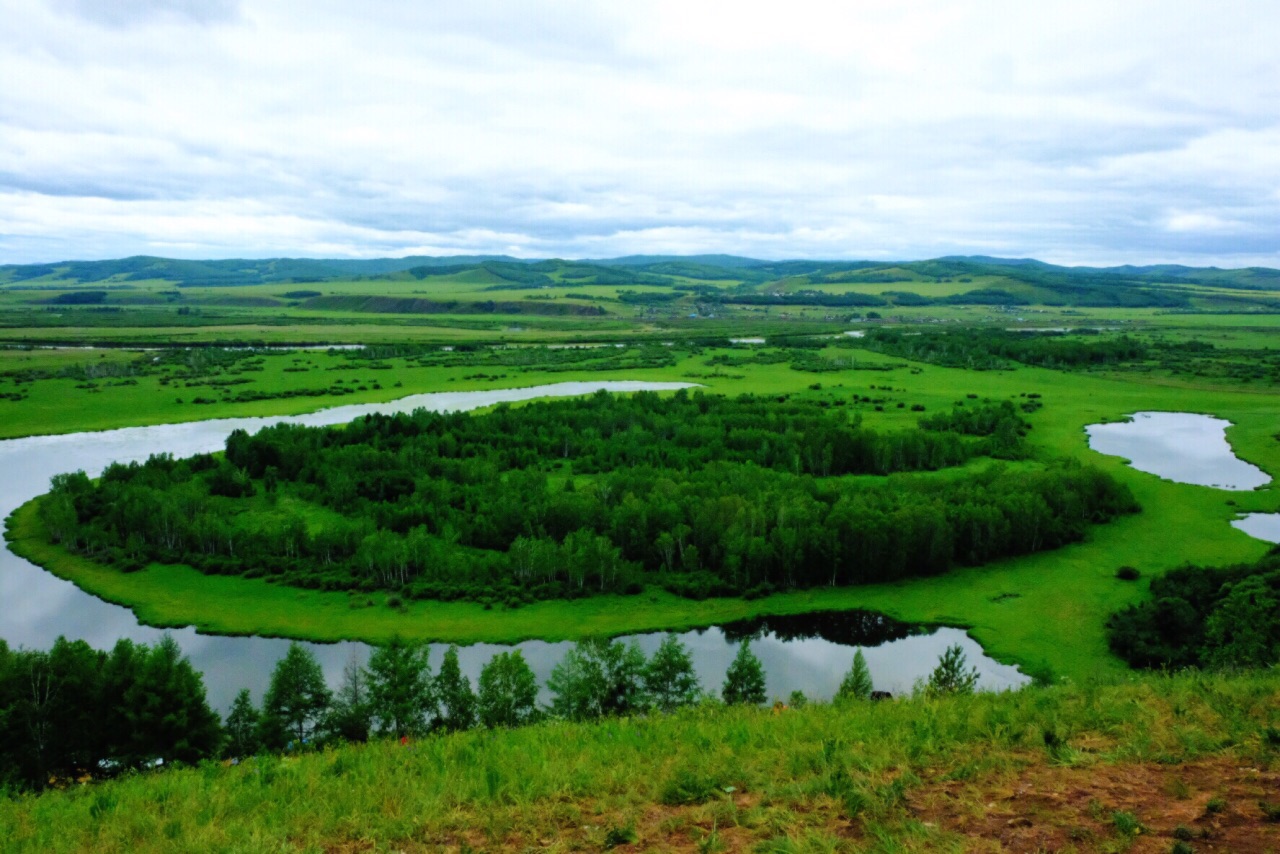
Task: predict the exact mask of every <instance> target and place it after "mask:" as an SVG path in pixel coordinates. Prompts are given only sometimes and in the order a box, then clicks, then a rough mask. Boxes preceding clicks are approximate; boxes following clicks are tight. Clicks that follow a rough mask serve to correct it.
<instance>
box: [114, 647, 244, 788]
mask: <svg viewBox="0 0 1280 854" xmlns="http://www.w3.org/2000/svg"><path fill="white" fill-rule="evenodd" d="M124 701H125V708H126V713H125V714H126V716H127V717H128V719H129V723H130V724H131V726H132V730H133V732H132V738H131V743H130V747H129V758H130V760H131V762H130V764H138V763H147V762H151V761H153V760H156V759H159V760H162V761H164V762H174V761H180V762H197V761H199V760H201V759H204V758H206V757H209V756H213V755H214V754H216V753H217V751H218V746H219V742H220V741H221V739H222V728H221V722H220V721H219V720H218V715H217V714H216V713H215V712H214V711H213V710H212V709H210V708H209V703H208V700H207V699H206V698H205V691H204V677H202V676H201V675H200V674H199V673H198V672H197V671H196V669H195V668H194V667H192V666H191V661H190V660H189V659H188V658H187V657H186V656H184V655H183V654H182V649H181V648H180V647H179V646H178V642H177V641H176V640H174V639H173V636H172V635H169V634H166V635H165V636H164V637H163V638H162V639H161V640H160V643H158V644H156V645H155V646H153V647H151V648H150V649H149V650H147V652H146V655H145V657H144V658H143V659H142V666H141V667H140V668H139V670H138V678H137V679H136V680H135V681H134V683H133V684H132V685H131V686H130V687H129V689H128V690H127V691H125V696H124Z"/></svg>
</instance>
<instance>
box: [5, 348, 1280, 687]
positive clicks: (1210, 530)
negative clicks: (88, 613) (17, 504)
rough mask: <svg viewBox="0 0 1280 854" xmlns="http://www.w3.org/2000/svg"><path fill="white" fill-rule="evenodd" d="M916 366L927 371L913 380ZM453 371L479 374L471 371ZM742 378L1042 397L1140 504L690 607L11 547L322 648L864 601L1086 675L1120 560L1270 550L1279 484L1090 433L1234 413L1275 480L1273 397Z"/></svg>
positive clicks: (1109, 386)
mask: <svg viewBox="0 0 1280 854" xmlns="http://www.w3.org/2000/svg"><path fill="white" fill-rule="evenodd" d="M842 352H844V353H849V352H854V353H856V354H857V355H858V358H859V359H861V360H863V361H877V360H879V361H882V362H889V363H899V360H895V359H891V358H888V357H882V356H878V355H876V354H869V353H864V352H862V351H842ZM317 355H318V354H317ZM710 355H711V353H710V352H708V353H706V354H704V356H702V357H693V358H691V359H686V360H685V361H684V362H682V363H681V364H680V365H677V366H676V367H673V368H666V369H661V370H646V371H642V372H635V373H633V372H618V373H617V374H616V375H615V374H613V373H610V374H609V378H610V379H624V378H626V379H632V378H634V379H648V380H678V379H683V378H684V377H685V374H686V373H688V372H689V371H690V369H691V368H700V370H702V371H706V370H707V369H706V368H705V367H701V365H702V362H703V361H705V358H707V357H709V356H710ZM326 358H327V357H326ZM913 368H914V370H915V371H918V372H916V373H913ZM424 370H425V373H424V374H423V375H422V377H421V378H420V379H417V380H415V379H414V375H413V374H411V373H409V372H408V371H405V372H400V371H381V372H377V374H378V375H379V377H380V378H381V379H382V381H383V385H384V387H386V386H389V385H390V383H391V381H392V380H394V379H396V377H398V376H403V377H404V387H403V389H397V390H396V393H397V394H396V396H398V395H399V394H400V393H408V392H410V391H416V390H427V389H442V388H447V389H448V390H463V389H464V388H474V387H477V386H479V387H493V386H492V385H491V384H487V383H483V382H481V383H476V384H471V385H468V384H467V383H462V382H454V383H449V382H447V381H444V380H443V378H442V377H441V376H440V375H439V369H424ZM459 370H460V371H462V372H469V370H470V369H459ZM731 370H732V371H733V372H735V373H737V374H740V375H741V377H742V378H741V379H724V378H705V377H704V378H700V379H699V380H698V382H701V383H704V384H705V385H706V386H707V387H708V389H709V391H712V392H717V393H729V394H732V393H737V392H739V391H746V390H750V391H753V392H756V393H760V394H772V393H781V392H792V393H801V394H805V395H812V396H817V397H823V398H826V399H830V400H835V399H837V398H838V399H842V400H848V399H849V398H850V397H851V395H852V394H853V393H855V392H858V393H864V394H865V393H872V392H870V387H871V386H872V385H877V386H891V387H892V388H894V389H895V391H893V392H888V393H883V392H875V394H887V395H888V396H889V397H890V399H891V401H893V402H891V403H890V405H889V407H888V408H887V409H886V411H884V412H876V411H874V409H873V408H872V407H871V406H868V405H859V406H856V407H852V406H851V407H850V409H856V410H857V411H859V412H862V413H863V414H864V416H865V417H866V419H867V423H868V424H872V425H875V426H878V427H884V428H892V427H895V426H908V425H910V424H913V423H914V421H915V419H916V418H917V417H918V414H917V413H912V412H911V411H910V408H909V407H910V405H911V404H915V403H920V404H922V405H925V406H926V411H927V412H935V411H938V410H940V409H942V408H949V407H950V406H951V405H952V404H953V402H954V401H955V400H957V399H959V398H963V396H964V395H965V394H966V393H974V394H978V395H980V396H990V397H992V398H1003V397H1008V396H1010V395H1018V394H1020V393H1023V392H1037V393H1040V394H1042V395H1043V398H1042V399H1043V400H1044V401H1045V407H1044V408H1043V409H1041V410H1040V411H1038V412H1035V413H1033V414H1031V415H1030V416H1028V419H1029V420H1030V421H1031V422H1032V423H1033V425H1034V427H1033V430H1032V433H1031V438H1032V439H1033V441H1034V444H1035V446H1036V447H1038V448H1039V449H1040V452H1041V453H1043V454H1045V455H1048V456H1055V455H1069V456H1074V457H1077V458H1080V459H1083V460H1087V461H1089V462H1091V463H1094V464H1096V465H1098V466H1100V467H1102V468H1103V469H1105V470H1106V471H1108V472H1110V473H1111V474H1113V475H1115V476H1116V477H1118V478H1120V479H1121V480H1123V481H1124V482H1126V483H1127V484H1129V486H1130V487H1131V488H1132V489H1133V491H1134V493H1135V495H1136V497H1137V498H1138V500H1139V502H1140V503H1141V504H1142V506H1143V508H1144V509H1143V512H1142V513H1140V514H1138V515H1136V516H1132V517H1126V518H1124V519H1121V520H1119V521H1116V522H1113V523H1110V524H1108V525H1103V526H1098V527H1095V528H1094V529H1093V530H1092V532H1091V535H1090V538H1089V540H1088V541H1086V542H1084V543H1080V544H1077V545H1072V546H1069V547H1067V548H1064V549H1060V550H1057V551H1053V552H1046V553H1041V554H1037V555H1031V556H1027V557H1022V558H1016V559H1011V560H1005V561H1001V562H998V563H995V564H991V565H988V566H984V567H978V568H969V569H958V570H954V571H952V572H950V573H948V574H946V575H944V576H940V577H936V578H930V579H919V580H913V581H909V582H902V583H899V584H895V585H873V586H867V587H858V588H847V589H816V590H809V591H803V592H797V593H789V594H783V595H779V596H774V597H769V598H766V599H761V600H755V601H750V602H747V601H742V600H712V601H707V602H694V601H689V600H684V599H679V598H676V597H673V596H671V595H669V594H666V593H662V592H648V593H645V594H643V595H640V596H633V597H600V598H592V599H587V600H579V601H574V602H544V603H538V604H534V605H529V606H526V607H523V608H520V609H518V610H512V611H506V610H491V611H486V610H484V609H483V608H482V607H481V606H479V605H476V604H470V603H434V602H412V603H410V604H409V605H408V607H406V608H405V609H403V611H401V610H396V609H391V608H388V607H385V605H383V604H382V603H383V601H384V597H383V596H382V595H375V596H374V597H372V598H373V600H374V602H375V605H374V606H373V607H368V606H366V605H365V604H364V603H365V601H366V599H367V598H368V597H364V596H359V597H352V596H349V595H347V594H344V593H322V592H315V591H303V590H298V589H294V588H288V587H281V586H275V585H271V584H268V583H266V582H264V581H261V580H246V579H242V578H228V577H220V576H204V575H201V574H199V573H197V572H195V571H194V570H191V569H188V568H184V567H168V566H165V567H162V566H153V567H151V568H149V569H148V570H146V571H144V572H140V573H133V574H128V575H125V574H120V573H118V572H116V571H114V570H109V569H103V568H100V567H95V566H93V565H91V564H89V563H88V562H86V561H83V560H80V559H76V558H72V557H71V556H68V555H65V554H62V553H60V552H59V551H58V550H56V549H52V548H51V547H49V546H46V545H43V544H41V543H40V542H39V530H38V527H36V526H35V524H34V518H33V514H32V512H31V508H30V507H27V508H25V509H23V510H20V511H19V512H18V513H17V514H16V516H15V518H14V522H13V527H12V531H11V536H13V537H14V538H15V540H16V541H15V543H14V548H15V550H17V551H19V552H22V553H24V554H26V555H27V556H29V557H30V558H31V559H33V560H34V561H35V562H36V563H39V564H41V565H43V566H46V567H48V568H49V569H51V570H52V571H54V572H55V573H57V574H59V575H60V576H62V577H65V578H68V579H70V580H72V581H74V582H75V583H76V584H78V585H80V586H81V587H82V588H84V589H86V590H88V591H89V592H91V593H94V594H95V595H98V596H101V597H102V598H104V599H108V600H110V601H113V602H118V603H120V604H125V605H128V606H130V607H132V608H133V609H134V610H135V611H136V613H137V614H138V616H139V618H140V619H141V620H143V621H144V622H147V623H150V624H153V625H160V626H174V625H187V624H193V625H196V626H198V627H199V628H201V629H202V630H204V631H210V632H219V633H229V634H268V635H284V636H290V637H298V638H305V639H313V640H338V639H354V638H359V639H364V640H372V641H377V640H383V639H386V638H389V637H390V636H391V635H393V634H396V633H399V634H402V635H406V636H413V637H421V638H430V639H433V640H445V641H459V642H471V641H516V640H522V639H527V638H548V639H550V638H577V637H583V636H586V635H591V634H599V633H603V634H622V633H628V632H637V631H646V630H658V629H676V628H685V627H690V626H698V625H707V624H712V623H717V622H722V621H726V620H732V619H738V618H742V617H748V616H754V615H759V614H768V613H798V612H803V611H811V610H819V609H831V608H836V609H838V608H857V607H860V608H870V609H873V610H877V611H881V612H884V613H886V614H889V615H891V616H893V617H896V618H898V619H902V620H907V621H915V622H929V623H947V624H951V625H957V626H963V627H966V628H968V629H969V632H970V634H971V635H972V636H973V637H974V638H975V639H976V640H978V641H979V642H980V643H981V644H982V645H983V646H984V648H986V650H987V651H988V652H989V653H990V654H991V655H993V656H994V657H995V658H997V659H999V660H1001V661H1004V662H1009V663H1016V664H1019V665H1022V666H1023V667H1025V668H1027V669H1029V670H1030V671H1032V672H1037V673H1052V674H1054V675H1057V676H1065V677H1069V678H1072V679H1077V680H1078V679H1086V678H1089V677H1091V676H1094V675H1097V674H1114V673H1118V672H1120V671H1121V669H1122V667H1123V665H1122V664H1121V663H1120V662H1119V661H1118V660H1117V659H1115V658H1114V657H1112V656H1111V655H1110V653H1109V652H1108V650H1107V649H1106V644H1105V638H1104V635H1103V623H1104V621H1105V619H1106V616H1107V615H1108V614H1109V613H1111V612H1112V611H1114V610H1116V609H1117V608H1120V607H1123V606H1124V605H1126V604H1129V603H1131V602H1133V601H1136V600H1137V599H1138V598H1140V597H1142V596H1144V595H1145V590H1146V584H1147V582H1146V581H1144V582H1141V583H1138V584H1133V583H1125V582H1121V581H1117V580H1116V579H1115V577H1114V573H1115V570H1116V568H1117V567H1119V566H1122V565H1131V566H1135V567H1137V568H1139V569H1140V570H1141V572H1142V575H1143V578H1144V579H1147V580H1149V579H1150V578H1152V577H1154V576H1158V575H1160V574H1161V573H1163V572H1165V571H1167V570H1169V569H1171V568H1173V567H1175V566H1178V565H1180V564H1182V563H1183V562H1187V561H1190V562H1196V563H1201V564H1206V565H1214V564H1225V563H1232V562H1240V561H1249V560H1253V559H1256V558H1257V557H1258V556H1260V555H1261V554H1262V553H1263V552H1264V551H1265V549H1266V548H1267V545H1266V544H1265V543H1262V542H1260V541H1258V540H1254V539H1252V538H1251V537H1248V536H1247V535H1245V534H1243V533H1241V532H1239V531H1237V530H1235V529H1234V528H1232V527H1231V526H1230V525H1229V522H1230V520H1231V519H1233V518H1234V517H1235V514H1236V513H1237V512H1243V511H1272V510H1276V509H1280V501H1277V492H1276V488H1275V486H1274V485H1272V486H1269V487H1267V488H1265V489H1262V490H1257V491H1255V492H1249V493H1228V492H1221V491H1218V490H1214V489H1209V488H1206V487H1197V486H1188V485H1181V484H1175V483H1171V482H1169V481H1164V480H1161V479H1159V478H1157V477H1155V476H1152V475H1147V474H1143V473H1140V472H1136V471H1134V470H1132V469H1130V468H1129V467H1128V466H1127V465H1125V464H1124V463H1123V461H1121V460H1119V459H1116V458H1111V457H1105V456H1102V455H1100V454H1097V453H1094V452H1092V451H1090V450H1089V449H1088V447H1087V445H1086V442H1085V435H1084V429H1083V428H1084V426H1085V425H1087V424H1089V423H1093V422H1096V421H1100V420H1105V419H1115V418H1119V417H1122V416H1123V415H1125V414H1126V413H1129V412H1133V411H1136V410H1143V409H1157V410H1181V411H1192V412H1205V413H1209V414H1214V415H1218V416H1220V417H1224V418H1227V419H1229V420H1230V421H1232V422H1233V424H1234V426H1233V427H1232V428H1231V429H1230V431H1229V433H1228V435H1229V438H1230V440H1231V442H1232V444H1233V446H1234V447H1235V449H1236V451H1237V453H1238V454H1239V455H1240V456H1241V457H1243V458H1244V459H1246V460H1248V461H1250V462H1252V463H1254V464H1256V465H1259V466H1261V467H1262V468H1263V469H1265V470H1266V471H1268V472H1270V473H1271V474H1272V475H1273V476H1274V475H1280V442H1277V441H1276V440H1275V439H1274V438H1273V434H1274V433H1275V431H1276V429H1277V428H1276V425H1277V423H1280V399H1278V398H1277V396H1276V395H1274V394H1272V393H1268V392H1264V391H1262V390H1261V389H1259V391H1258V392H1253V391H1242V390H1234V389H1233V390H1222V389H1218V390H1209V391H1206V390H1204V389H1197V388H1181V387H1167V386H1159V385H1153V384H1150V383H1146V382H1138V381H1135V380H1134V379H1132V378H1125V377H1120V378H1111V377H1106V376H1099V375H1092V374H1085V373H1064V372H1057V371H1050V370H1044V369H1034V368H1019V369H1017V370H1012V371H993V372H984V373H974V372H968V371H962V370H955V369H947V368H939V367H936V366H932V365H923V366H919V365H917V366H908V367H905V368H899V369H895V370H891V371H886V372H880V371H874V372H868V371H843V372H839V373H835V374H820V375H815V374H807V373H801V372H797V371H794V370H791V369H790V368H789V367H788V366H787V365H786V364H778V365H749V366H746V367H743V368H733V369H731ZM432 372H435V373H434V375H433V374H432ZM355 373H359V372H355ZM288 376H305V375H288ZM587 378H599V377H598V376H595V377H588V376H585V375H584V376H578V375H576V374H551V375H547V376H545V377H540V376H539V375H538V374H536V373H531V374H524V375H520V379H521V381H520V382H519V383H516V384H520V385H525V384H534V383H536V382H540V381H550V382H558V381H563V380H569V379H587ZM814 382H819V383H821V385H822V388H821V389H820V390H818V391H812V390H809V389H808V386H809V385H810V384H811V383H814ZM384 391H385V389H384ZM369 396H370V397H372V395H369ZM383 396H386V395H383ZM363 399H366V398H365V397H364V396H355V395H353V396H348V397H345V398H343V399H342V402H343V403H350V402H358V401H360V400H363ZM33 400H34V395H33ZM898 401H901V402H903V403H904V404H905V406H904V408H902V409H898V408H897V407H896V402H898ZM280 403H282V401H268V402H265V405H262V407H261V409H259V410H258V412H259V413H262V414H265V412H264V411H270V410H271V409H273V408H274V409H275V410H276V411H277V412H279V411H280V410H281V409H282V408H283V407H279V406H278V404H280ZM284 403H290V404H292V403H293V401H284ZM270 404H277V406H275V407H272V406H270ZM24 405H25V404H24ZM298 405H299V408H301V407H303V406H307V407H314V406H315V405H316V403H315V402H314V401H311V400H310V399H307V400H305V401H303V402H300V403H299V404H298ZM190 408H191V407H188V409H190ZM247 408H249V407H248V406H245V407H243V408H242V407H228V408H227V410H224V411H219V410H220V407H219V406H210V407H202V408H201V412H200V414H201V415H202V416H204V417H210V416H215V415H225V414H231V411H232V410H234V411H235V414H250V413H247V412H245V411H244V410H245V409H247ZM205 410H209V411H207V412H206V411H205ZM128 411H129V407H128V406H122V408H121V410H120V411H119V412H118V417H119V418H120V419H121V420H124V419H125V418H127V417H128ZM145 411H146V410H145V407H143V406H142V405H141V404H137V405H135V408H134V410H133V413H134V418H133V420H134V422H141V421H142V420H143V417H142V415H141V413H143V412H145ZM152 415H155V416H157V417H155V420H156V421H160V420H164V418H162V417H158V415H159V414H158V413H150V414H149V415H148V417H150V416H152ZM941 476H946V475H945V474H943V475H941ZM1228 502H1234V503H1233V504H1229V503H1228ZM1007 594H1017V595H1016V596H1009V595H1007ZM353 605H354V607H353Z"/></svg>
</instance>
